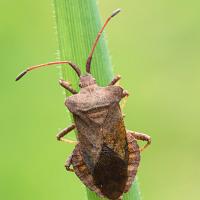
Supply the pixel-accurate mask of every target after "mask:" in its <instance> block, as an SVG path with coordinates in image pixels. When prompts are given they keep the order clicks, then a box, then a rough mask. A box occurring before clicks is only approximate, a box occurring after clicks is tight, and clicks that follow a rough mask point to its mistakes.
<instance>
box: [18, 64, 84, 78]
mask: <svg viewBox="0 0 200 200" xmlns="http://www.w3.org/2000/svg"><path fill="white" fill-rule="evenodd" d="M59 64H69V65H70V66H71V67H72V68H73V69H74V71H75V72H76V74H77V75H78V77H80V76H81V70H80V69H79V67H78V66H77V65H75V64H74V63H72V62H71V61H55V62H48V63H45V64H40V65H35V66H31V67H29V68H27V69H26V70H25V71H23V72H22V73H21V74H19V75H18V76H17V78H16V81H18V80H19V79H21V78H22V77H23V76H24V75H25V74H27V72H30V71H32V70H34V69H37V68H40V67H49V66H51V65H59Z"/></svg>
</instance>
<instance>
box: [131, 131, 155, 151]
mask: <svg viewBox="0 0 200 200" xmlns="http://www.w3.org/2000/svg"><path fill="white" fill-rule="evenodd" d="M128 132H129V133H131V134H132V135H133V136H134V138H135V139H136V140H142V141H147V143H146V144H145V145H144V146H143V147H141V148H140V151H141V152H142V151H143V150H144V149H145V148H146V147H148V146H149V145H150V144H151V137H150V136H149V135H146V134H144V133H138V132H134V131H128Z"/></svg>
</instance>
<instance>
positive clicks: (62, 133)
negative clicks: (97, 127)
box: [56, 124, 78, 144]
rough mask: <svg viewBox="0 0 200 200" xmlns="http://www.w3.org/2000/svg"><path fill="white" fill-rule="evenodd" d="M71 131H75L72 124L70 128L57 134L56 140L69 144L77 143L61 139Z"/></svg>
mask: <svg viewBox="0 0 200 200" xmlns="http://www.w3.org/2000/svg"><path fill="white" fill-rule="evenodd" d="M73 129H75V125H74V124H72V125H71V126H69V127H67V128H65V129H63V130H62V131H61V132H60V133H58V134H57V135H56V137H57V140H59V141H60V140H61V141H64V142H67V143H69V144H77V143H78V142H77V141H73V140H68V139H65V138H63V137H64V136H65V135H67V134H68V133H69V132H70V131H72V130H73Z"/></svg>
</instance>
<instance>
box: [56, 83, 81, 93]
mask: <svg viewBox="0 0 200 200" xmlns="http://www.w3.org/2000/svg"><path fill="white" fill-rule="evenodd" d="M59 83H60V85H61V86H62V87H64V88H65V89H66V90H68V91H69V92H71V93H72V94H77V93H78V92H77V91H76V90H74V89H73V88H72V87H71V86H70V83H69V82H66V81H64V80H59Z"/></svg>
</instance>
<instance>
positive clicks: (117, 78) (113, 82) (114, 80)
mask: <svg viewBox="0 0 200 200" xmlns="http://www.w3.org/2000/svg"><path fill="white" fill-rule="evenodd" d="M120 79H121V76H120V75H117V76H115V78H113V80H112V81H111V82H110V83H109V84H108V86H111V85H115V83H117V82H118V81H119V80H120Z"/></svg>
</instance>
